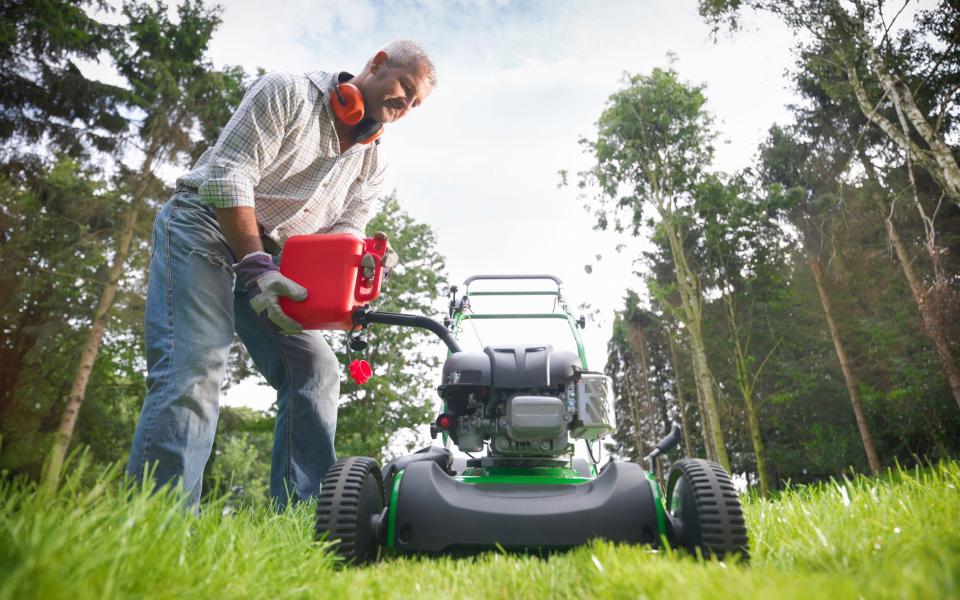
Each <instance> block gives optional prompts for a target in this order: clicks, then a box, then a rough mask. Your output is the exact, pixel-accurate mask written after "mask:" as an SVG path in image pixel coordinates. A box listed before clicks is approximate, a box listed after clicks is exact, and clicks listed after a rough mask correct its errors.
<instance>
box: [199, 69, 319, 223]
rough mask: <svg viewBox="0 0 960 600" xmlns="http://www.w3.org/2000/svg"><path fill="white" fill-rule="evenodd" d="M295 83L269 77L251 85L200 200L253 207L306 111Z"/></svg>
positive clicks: (215, 154) (213, 155)
mask: <svg viewBox="0 0 960 600" xmlns="http://www.w3.org/2000/svg"><path fill="white" fill-rule="evenodd" d="M296 92H297V88H296V84H295V82H294V80H293V78H292V77H291V76H289V75H286V74H283V73H270V74H268V75H264V76H263V77H261V78H260V79H258V80H257V81H255V82H254V83H253V85H251V86H250V89H248V90H247V93H246V94H245V95H244V97H243V100H242V101H241V102H240V106H239V107H238V108H237V110H236V112H235V113H233V116H232V117H231V118H230V121H229V122H228V123H227V125H226V127H224V129H223V131H222V132H221V133H220V137H219V138H218V139H217V143H216V145H215V146H214V147H213V149H212V150H211V152H210V157H209V159H208V162H207V165H206V167H207V170H206V175H205V177H204V180H203V182H202V183H200V185H198V186H197V192H198V193H199V195H200V198H201V199H202V200H203V201H204V203H206V204H210V205H213V206H215V207H217V208H233V207H239V206H251V207H252V206H254V188H255V187H256V186H257V184H258V183H259V182H260V177H261V174H262V172H263V170H264V169H266V168H267V167H268V166H269V164H270V163H271V162H272V161H273V160H274V159H275V158H276V157H277V154H278V153H279V152H280V144H281V143H282V141H283V138H284V135H285V132H286V129H287V127H288V124H289V123H291V122H292V121H293V119H294V118H295V117H296V116H297V113H298V111H299V110H300V109H301V108H302V107H303V102H304V100H303V98H299V97H298V94H297V93H296Z"/></svg>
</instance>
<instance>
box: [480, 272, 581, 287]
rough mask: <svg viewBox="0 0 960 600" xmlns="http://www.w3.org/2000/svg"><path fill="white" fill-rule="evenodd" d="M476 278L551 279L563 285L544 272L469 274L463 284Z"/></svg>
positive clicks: (558, 284)
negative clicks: (526, 273)
mask: <svg viewBox="0 0 960 600" xmlns="http://www.w3.org/2000/svg"><path fill="white" fill-rule="evenodd" d="M478 279H552V280H553V282H554V283H556V284H557V287H559V286H561V285H563V281H561V279H560V278H559V277H557V276H556V275H549V274H546V273H541V274H528V275H495V274H488V275H471V276H470V277H467V278H466V279H465V280H464V281H463V285H465V286H468V287H469V285H470V284H471V283H473V282H474V281H477V280H478Z"/></svg>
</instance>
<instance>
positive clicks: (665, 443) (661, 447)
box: [643, 422, 680, 471]
mask: <svg viewBox="0 0 960 600" xmlns="http://www.w3.org/2000/svg"><path fill="white" fill-rule="evenodd" d="M679 443H680V424H679V423H676V422H674V423H672V427H671V428H670V433H668V434H667V437H665V438H663V439H662V440H660V441H659V442H657V445H656V447H654V449H653V451H652V452H650V454H648V455H646V456H644V457H643V459H644V460H645V461H647V464H649V465H650V471H653V470H654V469H653V467H654V464H653V461H654V459H656V458H657V457H658V456H660V455H661V454H666V453H667V452H670V451H671V450H673V449H674V448H675V447H676V445H677V444H679Z"/></svg>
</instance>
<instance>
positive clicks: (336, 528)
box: [316, 457, 383, 564]
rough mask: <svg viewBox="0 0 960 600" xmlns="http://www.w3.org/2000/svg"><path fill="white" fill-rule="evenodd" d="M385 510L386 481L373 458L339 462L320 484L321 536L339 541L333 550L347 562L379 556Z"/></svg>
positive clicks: (357, 458)
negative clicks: (384, 492) (384, 485)
mask: <svg viewBox="0 0 960 600" xmlns="http://www.w3.org/2000/svg"><path fill="white" fill-rule="evenodd" d="M382 512H383V480H382V478H381V475H380V467H379V466H378V465H377V462H376V461H375V460H373V459H372V458H365V457H354V458H346V459H343V460H340V461H337V462H336V463H335V464H334V465H333V466H332V467H330V470H329V471H327V474H326V475H325V476H324V478H323V482H322V483H321V484H320V496H319V497H318V498H317V530H316V532H317V539H326V540H329V541H334V542H338V543H337V544H336V545H335V546H334V547H333V551H334V552H335V553H336V554H337V555H338V556H340V557H341V558H343V559H344V560H345V561H346V562H347V563H352V564H363V563H367V562H370V561H373V560H375V559H376V558H377V549H378V546H379V538H380V520H381V513H382Z"/></svg>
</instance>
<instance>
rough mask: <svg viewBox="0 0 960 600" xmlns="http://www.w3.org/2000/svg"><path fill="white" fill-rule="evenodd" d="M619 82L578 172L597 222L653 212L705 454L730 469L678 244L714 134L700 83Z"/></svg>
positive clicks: (694, 281)
mask: <svg viewBox="0 0 960 600" xmlns="http://www.w3.org/2000/svg"><path fill="white" fill-rule="evenodd" d="M625 84H626V85H625V87H624V89H622V90H620V91H618V92H616V93H614V94H613V95H612V96H611V97H610V100H609V102H608V105H607V108H606V109H605V110H604V112H603V114H602V115H601V116H600V119H599V121H598V123H597V126H598V131H597V138H596V140H592V141H591V140H583V141H582V143H583V144H584V145H585V146H586V147H587V148H588V150H589V152H591V153H592V154H593V157H594V158H595V160H596V165H595V166H594V167H593V169H591V170H590V171H588V172H587V173H585V174H584V178H585V179H587V180H589V181H592V182H596V183H597V185H598V186H599V189H600V193H601V195H600V198H599V200H600V204H599V207H598V208H597V211H596V216H597V223H598V226H599V227H601V228H606V227H607V226H608V224H609V222H610V218H611V216H612V217H613V218H614V221H615V223H616V227H617V228H618V229H622V228H623V226H622V225H621V224H620V222H619V217H618V214H619V212H620V211H624V212H626V213H627V215H628V220H629V224H630V229H631V231H632V233H633V235H638V234H639V232H640V229H641V228H642V227H643V225H644V223H645V220H644V212H645V210H644V209H645V208H646V209H650V208H652V209H653V211H654V213H655V214H656V215H657V217H658V218H659V220H658V221H656V227H657V228H658V229H659V230H661V231H662V232H663V234H664V236H665V237H666V240H667V242H668V244H669V248H670V255H671V259H672V262H673V267H674V274H675V280H676V284H677V289H678V291H679V297H680V306H679V307H678V310H677V313H678V315H679V317H680V319H681V320H682V321H683V324H684V327H685V330H686V332H687V334H688V336H689V342H690V351H691V355H692V358H693V365H694V379H695V381H696V383H697V390H698V394H699V397H700V398H701V400H702V404H703V410H704V417H705V420H706V422H707V424H706V427H707V429H708V430H709V439H708V440H707V448H708V456H710V455H711V454H712V455H714V456H715V457H716V460H717V461H718V462H719V463H720V464H721V465H723V466H724V467H725V468H727V469H729V466H730V461H729V459H728V457H727V450H726V447H725V444H724V436H723V429H722V426H721V423H720V415H719V410H718V408H717V401H716V396H715V394H714V385H713V376H712V374H711V372H710V366H709V364H708V360H707V354H706V350H705V347H704V343H703V333H702V328H703V317H702V315H703V313H702V303H703V295H702V294H703V290H702V287H701V284H700V281H699V278H698V275H697V273H696V270H695V269H694V267H693V265H692V264H691V263H690V261H689V259H688V256H687V252H686V251H685V248H684V246H685V229H684V224H683V218H684V212H685V207H686V206H687V205H688V204H689V201H690V194H691V193H692V192H693V190H694V189H695V187H696V185H697V183H698V182H699V181H700V180H701V179H702V177H703V174H704V172H705V169H706V168H707V166H708V165H709V164H710V161H711V160H712V157H713V146H712V141H713V138H714V137H715V136H714V133H713V130H712V127H711V118H710V116H709V115H708V114H707V112H706V111H705V109H704V103H705V102H706V99H705V97H704V95H703V90H702V88H701V87H698V86H692V85H688V84H685V83H683V82H681V81H680V80H679V78H678V76H677V74H676V73H675V72H674V71H673V70H662V69H654V70H653V72H652V73H651V74H650V75H648V76H647V75H632V76H626V78H625ZM610 202H613V206H612V207H611V206H610ZM611 213H612V214H611ZM711 450H712V452H711Z"/></svg>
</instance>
